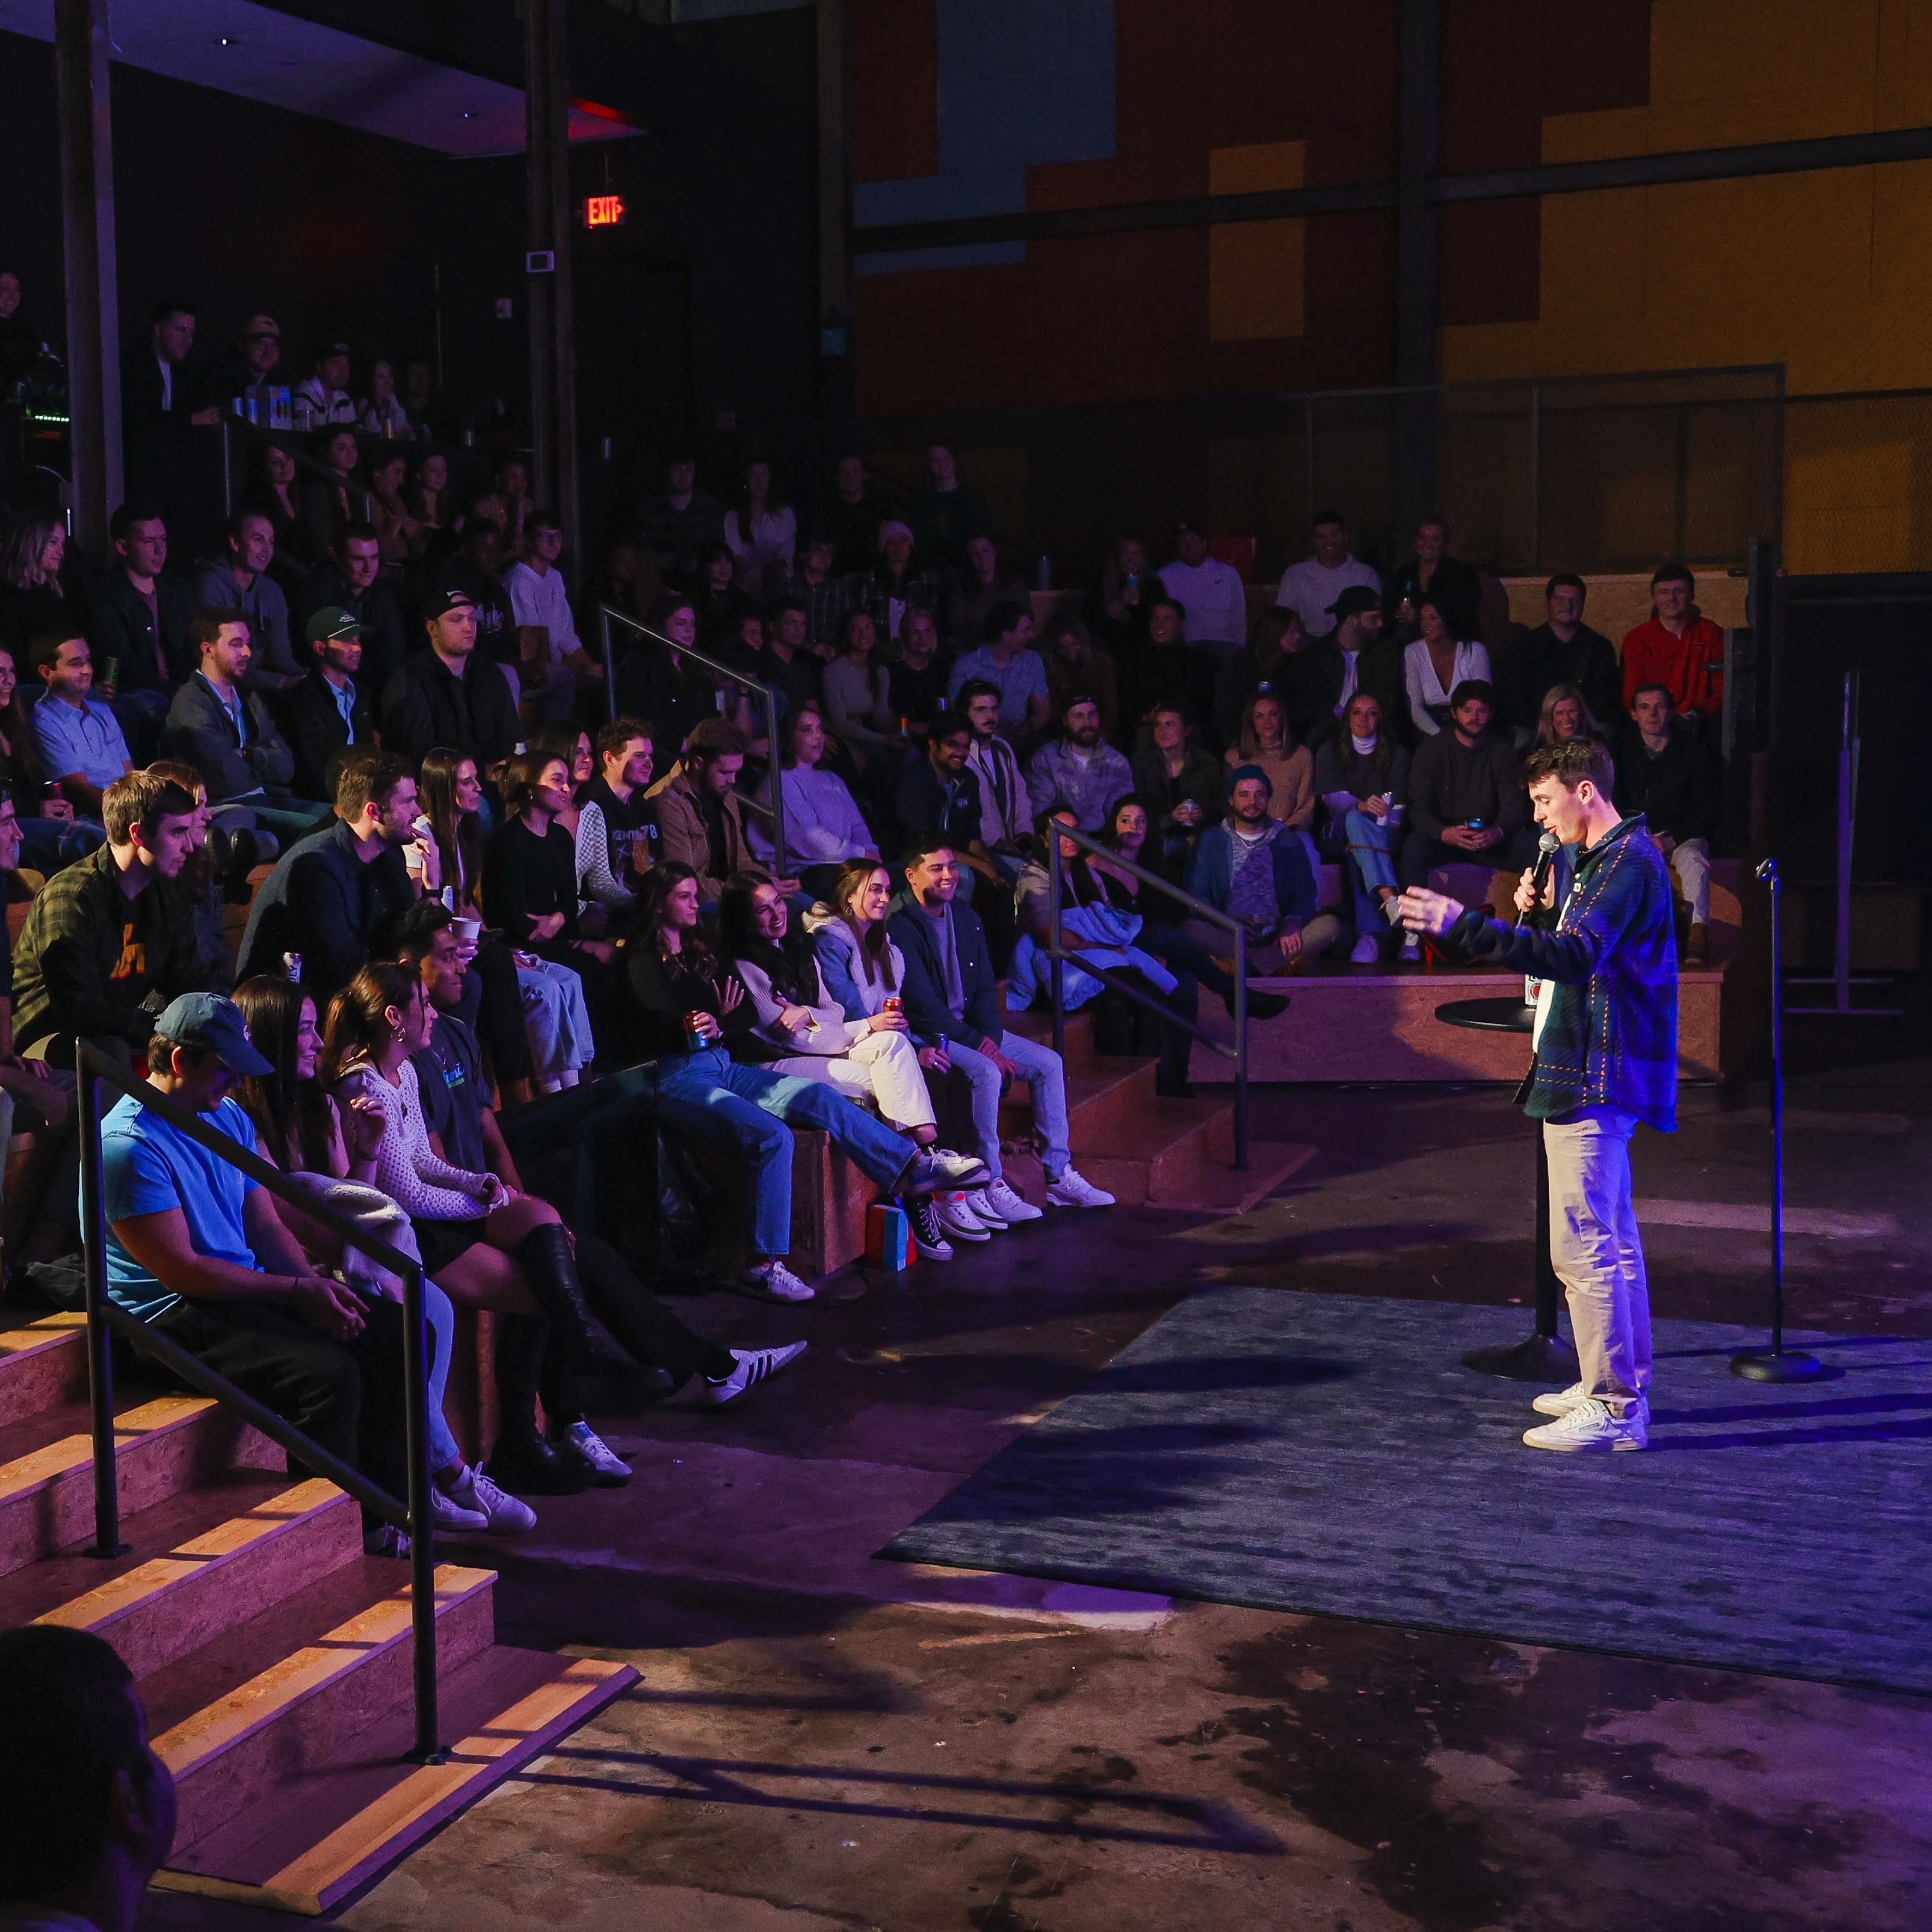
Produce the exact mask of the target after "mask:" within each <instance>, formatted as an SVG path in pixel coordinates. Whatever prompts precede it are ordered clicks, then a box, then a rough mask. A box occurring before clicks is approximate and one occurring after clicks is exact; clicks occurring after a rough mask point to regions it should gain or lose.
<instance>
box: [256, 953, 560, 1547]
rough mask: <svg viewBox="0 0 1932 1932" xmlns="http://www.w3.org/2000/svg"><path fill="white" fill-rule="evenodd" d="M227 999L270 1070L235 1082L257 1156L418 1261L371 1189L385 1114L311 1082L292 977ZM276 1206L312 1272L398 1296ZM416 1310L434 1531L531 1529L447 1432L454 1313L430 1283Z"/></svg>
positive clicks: (381, 1278)
mask: <svg viewBox="0 0 1932 1932" xmlns="http://www.w3.org/2000/svg"><path fill="white" fill-rule="evenodd" d="M235 1004H236V1008H237V1009H238V1010H239V1012H240V1013H241V1015H242V1019H243V1020H244V1021H245V1022H246V1023H247V1025H248V1039H249V1043H250V1044H251V1046H253V1047H254V1049H255V1050H256V1052H257V1053H258V1054H260V1055H261V1057H262V1058H263V1060H264V1061H266V1062H267V1064H268V1070H267V1072H266V1073H257V1074H251V1075H250V1076H247V1077H246V1078H245V1079H243V1080H242V1082H241V1084H240V1086H239V1088H238V1090H237V1092H236V1098H237V1099H238V1100H239V1101H240V1103H241V1104H242V1107H243V1108H244V1109H245V1111H246V1112H247V1113H248V1118H249V1120H250V1121H251V1123H252V1124H253V1125H254V1130H255V1136H256V1151H257V1153H258V1154H260V1155H261V1157H262V1158H263V1160H266V1161H270V1162H272V1163H274V1165H275V1166H277V1167H278V1168H280V1169H281V1171H282V1172H284V1174H285V1175H287V1176H288V1177H289V1178H290V1180H291V1181H294V1182H295V1183H296V1184H297V1185H298V1186H299V1187H302V1188H304V1189H305V1190H307V1191H308V1192H309V1193H311V1194H313V1195H314V1196H315V1198H316V1199H317V1200H318V1201H319V1202H321V1203H322V1204H323V1205H324V1206H326V1207H329V1208H333V1209H334V1210H335V1212H336V1213H338V1214H342V1215H345V1216H347V1217H348V1218H349V1219H350V1220H352V1221H353V1222H354V1223H356V1225H357V1226H358V1228H359V1229H361V1230H362V1232H365V1233H366V1234H368V1235H371V1236H373V1237H374V1238H376V1239H377V1240H379V1241H384V1242H386V1243H387V1244H389V1246H390V1247H393V1248H395V1249H396V1250H398V1251H399V1252H400V1253H404V1254H406V1255H409V1256H413V1258H415V1259H417V1260H421V1259H422V1253H421V1250H419V1247H417V1244H416V1233H415V1230H414V1229H413V1228H412V1227H411V1226H410V1220H409V1217H408V1216H407V1214H404V1211H402V1209H401V1208H399V1207H398V1206H397V1205H396V1203H395V1202H394V1201H393V1200H392V1199H390V1197H389V1196H388V1195H386V1194H385V1193H383V1191H382V1190H381V1189H380V1187H378V1186H377V1177H376V1151H377V1145H378V1144H379V1143H380V1141H381V1139H382V1136H383V1127H384V1124H385V1122H384V1117H383V1114H382V1112H380V1109H379V1108H378V1107H377V1105H376V1104H375V1103H373V1102H372V1101H371V1100H368V1099H367V1098H366V1097H365V1098H356V1099H351V1100H347V1101H345V1102H342V1103H338V1101H337V1100H336V1099H335V1097H334V1096H333V1095H332V1094H330V1093H329V1091H328V1090H327V1089H326V1088H325V1087H324V1086H323V1083H322V1082H321V1081H320V1079H318V1078H317V1061H319V1060H320V1058H321V1053H322V1029H321V1025H320V1020H319V1019H318V1016H317V1012H316V1005H315V1002H314V1000H313V999H311V998H310V997H309V995H308V994H307V993H305V992H303V991H302V989H301V987H299V986H297V985H296V983H294V982H293V980H287V979H277V978H272V977H269V976H268V975H267V974H261V975H258V976H257V977H256V978H254V979H252V980H243V981H242V984H241V985H240V986H238V987H237V988H236V989H235ZM275 1205H276V1212H277V1214H278V1215H279V1216H280V1217H281V1220H282V1222H283V1224H284V1226H286V1227H287V1229H288V1231H289V1232H290V1234H291V1235H293V1236H294V1238H296V1241H298V1242H299V1243H300V1244H301V1245H302V1251H303V1253H305V1255H306V1256H308V1259H309V1260H310V1261H311V1262H312V1263H313V1264H314V1266H315V1267H316V1268H317V1269H319V1270H320V1271H323V1272H325V1273H327V1274H332V1275H334V1276H335V1277H336V1278H337V1279H338V1280H340V1281H341V1283H343V1285H344V1286H345V1287H346V1288H348V1289H351V1290H352V1291H353V1292H355V1293H356V1295H357V1296H358V1298H359V1299H360V1300H361V1301H365V1302H366V1301H370V1300H371V1299H374V1298H377V1297H385V1298H387V1299H388V1300H389V1301H401V1299H402V1292H403V1289H402V1283H401V1281H400V1280H398V1278H397V1277H395V1275H393V1274H391V1273H390V1272H389V1271H388V1270H387V1269H386V1268H382V1267H381V1266H380V1265H379V1264H377V1262H374V1261H372V1260H371V1259H369V1258H368V1256H365V1255H364V1254H362V1253H360V1252H359V1250H356V1248H354V1247H350V1246H349V1245H348V1244H345V1243H344V1241H341V1239H340V1238H338V1236H337V1235H335V1234H334V1233H332V1232H331V1231H330V1230H329V1229H327V1228H326V1227H324V1226H323V1224H322V1223H320V1221H318V1220H314V1218H313V1217H309V1216H307V1215H305V1214H303V1213H302V1211H301V1210H300V1209H299V1208H291V1207H290V1206H289V1205H287V1203H286V1202H277V1203H276V1204H275ZM423 1312H424V1317H425V1322H426V1324H427V1325H428V1329H429V1334H430V1364H429V1403H428V1426H429V1442H430V1476H431V1481H432V1483H433V1484H434V1490H435V1493H434V1495H433V1496H431V1499H430V1502H431V1508H432V1509H433V1510H434V1512H435V1514H436V1520H437V1528H438V1529H443V1530H487V1531H490V1532H493V1533H494V1534H496V1535H511V1534H512V1533H514V1532H517V1531H519V1530H525V1529H531V1528H533V1527H534V1526H535V1523H536V1518H535V1516H534V1515H532V1514H531V1512H530V1511H529V1510H528V1509H527V1508H526V1507H525V1506H524V1505H523V1504H522V1503H520V1502H517V1500H516V1499H515V1498H514V1496H506V1495H505V1493H503V1492H502V1490H499V1489H498V1488H497V1487H496V1484H493V1482H491V1481H490V1479H489V1478H488V1477H487V1476H485V1475H484V1474H483V1473H482V1472H481V1471H480V1470H477V1469H471V1468H470V1467H469V1466H468V1465H467V1464H466V1463H465V1462H464V1461H463V1452H462V1451H461V1450H460V1448H458V1446H457V1442H456V1439H455V1436H452V1434H451V1433H450V1429H449V1423H448V1421H446V1419H445V1417H444V1415H443V1391H444V1388H445V1386H446V1384H447V1383H448V1382H449V1364H450V1355H451V1350H452V1346H453V1344H454V1343H455V1334H456V1311H455V1308H454V1307H453V1306H452V1304H451V1301H450V1299H449V1296H448V1295H446V1294H445V1293H444V1292H443V1289H441V1288H440V1287H439V1286H437V1284H436V1283H434V1281H431V1280H428V1279H425V1281H424V1283H423Z"/></svg>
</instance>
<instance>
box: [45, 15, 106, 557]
mask: <svg viewBox="0 0 1932 1932" xmlns="http://www.w3.org/2000/svg"><path fill="white" fill-rule="evenodd" d="M107 48H108V39H107V0H54V92H55V98H56V107H57V110H58V124H59V139H60V163H61V239H62V247H63V249H64V251H65V257H66V265H67V368H68V392H69V404H68V407H69V411H70V416H71V421H70V423H69V427H68V449H69V453H70V457H71V463H72V470H73V478H74V481H73V496H72V502H73V508H74V534H75V535H77V537H79V538H80V541H81V542H82V543H83V544H84V545H85V546H86V547H87V548H88V549H89V550H92V552H93V553H95V555H96V556H105V555H106V554H107V519H108V517H110V515H111V514H113V511H114V508H115V505H117V504H118V502H120V500H121V336H120V327H119V315H118V311H119V306H120V303H119V293H118V288H117V287H116V284H115V273H114V133H113V117H112V113H111V110H110V106H109V100H108V80H107Z"/></svg>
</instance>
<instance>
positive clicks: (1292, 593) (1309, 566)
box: [1274, 510, 1382, 643]
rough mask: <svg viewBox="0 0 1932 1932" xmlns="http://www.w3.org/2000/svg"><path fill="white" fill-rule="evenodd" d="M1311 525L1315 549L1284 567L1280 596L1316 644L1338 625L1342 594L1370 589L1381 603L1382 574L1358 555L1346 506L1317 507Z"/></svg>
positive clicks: (1277, 598) (1278, 599)
mask: <svg viewBox="0 0 1932 1932" xmlns="http://www.w3.org/2000/svg"><path fill="white" fill-rule="evenodd" d="M1309 528H1310V538H1311V541H1310V547H1309V554H1308V555H1307V556H1305V557H1304V558H1303V559H1302V560H1301V562H1299V563H1292V564H1290V565H1289V567H1288V568H1287V569H1286V570H1285V571H1283V573H1282V578H1281V582H1280V585H1279V586H1278V587H1277V589H1276V591H1275V597H1274V601H1275V602H1276V604H1277V605H1278V606H1280V607H1285V608H1286V609H1287V610H1290V611H1292V613H1294V614H1295V616H1298V617H1299V618H1300V619H1301V628H1302V631H1303V633H1304V635H1305V636H1306V637H1307V639H1308V641H1309V642H1310V643H1319V642H1320V641H1321V640H1322V639H1323V638H1324V637H1327V636H1328V635H1329V634H1330V633H1331V632H1332V631H1334V628H1335V616H1334V610H1335V603H1336V600H1337V598H1339V597H1340V596H1341V595H1343V592H1345V591H1348V590H1352V589H1355V590H1367V592H1368V593H1369V594H1370V597H1371V598H1373V599H1374V600H1375V601H1376V603H1377V604H1380V602H1381V601H1382V579H1381V578H1380V577H1378V576H1377V575H1376V573H1375V571H1373V570H1372V569H1371V568H1370V567H1369V565H1367V564H1366V563H1363V562H1359V561H1358V559H1357V558H1356V556H1355V553H1354V552H1353V550H1352V549H1351V548H1350V546H1349V526H1348V523H1347V520H1346V518H1344V517H1343V514H1342V513H1341V511H1340V510H1317V511H1316V513H1315V514H1314V516H1313V517H1312V518H1311V519H1310V525H1309Z"/></svg>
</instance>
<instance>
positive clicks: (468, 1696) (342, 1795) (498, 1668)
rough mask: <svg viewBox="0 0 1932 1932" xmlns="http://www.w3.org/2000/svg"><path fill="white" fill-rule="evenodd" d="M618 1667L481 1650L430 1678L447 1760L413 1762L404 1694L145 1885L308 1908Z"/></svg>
mask: <svg viewBox="0 0 1932 1932" xmlns="http://www.w3.org/2000/svg"><path fill="white" fill-rule="evenodd" d="M636 1681H637V1673H636V1671H634V1670H632V1669H631V1667H630V1666H629V1665H628V1664H613V1663H607V1662H605V1661H602V1660H601V1659H598V1658H567V1657H556V1656H552V1655H548V1654H547V1653H545V1652H538V1651H528V1650H519V1649H513V1648H511V1647H509V1646H505V1645H501V1644H493V1645H491V1646H490V1647H489V1648H488V1649H486V1650H484V1651H483V1652H481V1653H479V1654H478V1655H476V1656H475V1657H474V1658H471V1659H470V1660H469V1661H468V1662H467V1663H466V1664H463V1665H462V1666H461V1667H460V1668H458V1670H455V1671H453V1672H452V1673H449V1675H448V1676H446V1677H445V1678H444V1679H443V1682H442V1685H441V1706H442V1712H443V1720H444V1733H445V1736H446V1737H448V1738H449V1739H451V1740H452V1745H451V1748H450V1750H449V1754H448V1761H447V1762H446V1763H443V1764H440V1765H425V1766H418V1765H414V1764H411V1763H408V1762H407V1760H406V1759H405V1757H404V1754H405V1753H406V1752H407V1750H408V1749H409V1748H410V1744H411V1742H412V1740H413V1728H412V1713H411V1711H410V1706H409V1705H408V1702H407V1700H404V1701H403V1703H401V1705H400V1706H398V1707H397V1708H395V1709H392V1710H391V1711H389V1712H386V1713H384V1714H383V1715H382V1716H380V1718H377V1720H376V1721H375V1722H374V1723H373V1724H371V1726H370V1727H368V1729H366V1730H364V1731H362V1733H359V1734H358V1735H357V1736H356V1737H355V1738H353V1739H349V1740H347V1741H346V1742H344V1745H343V1746H342V1748H341V1749H340V1750H339V1751H338V1753H337V1754H336V1755H335V1757H334V1758H333V1759H332V1760H331V1761H330V1762H329V1763H328V1764H327V1765H326V1766H319V1767H317V1768H314V1769H311V1770H308V1771H305V1772H297V1773H296V1774H294V1775H290V1776H288V1777H287V1778H283V1779H282V1780H281V1781H278V1783H276V1784H275V1785H274V1786H273V1787H271V1788H270V1789H269V1790H266V1792H264V1793H261V1794H260V1795H259V1796H257V1798H256V1799H255V1802H253V1803H252V1804H251V1805H248V1807H247V1808H245V1809H244V1810H242V1811H239V1813H238V1814H236V1815H235V1816H234V1817H232V1818H230V1819H228V1820H225V1821H223V1823H221V1824H220V1825H219V1826H217V1827H216V1828H215V1829H213V1830H211V1831H210V1832H206V1833H205V1834H204V1835H202V1837H201V1838H199V1839H198V1840H197V1841H196V1842H195V1843H193V1844H192V1845H189V1846H184V1847H183V1846H177V1848H176V1849H175V1852H173V1853H172V1855H171V1858H170V1862H169V1867H168V1868H167V1869H166V1870H163V1871H161V1872H159V1873H157V1874H156V1875H155V1877H154V1881H153V1882H154V1887H155V1888H156V1889H157V1890H160V1891H182V1892H190V1893H195V1894H200V1895H202V1896H203V1897H211V1898H220V1899H228V1900H236V1901H237V1902H239V1903H246V1904H251V1905H256V1906H266V1907H269V1909H274V1910H279V1911H284V1912H298V1913H302V1914H305V1915H311V1916H313V1915H317V1914H318V1913H320V1912H326V1911H328V1910H329V1909H331V1908H332V1907H333V1906H335V1905H337V1904H339V1903H341V1901H342V1900H344V1899H345V1898H347V1897H349V1896H350V1894H352V1893H353V1892H355V1891H358V1890H359V1889H360V1888H362V1887H363V1886H364V1885H367V1884H368V1883H369V1882H371V1880H372V1879H375V1878H377V1877H379V1876H380V1875H381V1874H382V1873H383V1872H384V1871H386V1870H388V1869H389V1867H391V1866H392V1865H393V1864H395V1862H396V1861H397V1860H398V1859H399V1858H401V1857H402V1856H403V1855H404V1854H405V1853H406V1852H407V1851H409V1850H410V1848H411V1847H412V1846H414V1845H416V1844H417V1843H420V1842H421V1841H422V1839H423V1838H425V1837H426V1836H427V1835H428V1834H429V1833H431V1832H434V1831H435V1830H436V1829H437V1828H438V1827H439V1826H441V1825H442V1824H443V1823H445V1822H446V1820H449V1818H451V1817H454V1816H455V1814H457V1813H458V1811H462V1810H463V1809H464V1808H466V1807H467V1806H469V1805H472V1804H474V1803H475V1802H476V1800H477V1799H479V1798H481V1796H483V1795H484V1793H485V1792H487V1791H488V1790H490V1788H491V1787H493V1786H495V1785H496V1784H500V1783H502V1781H503V1780H505V1778H511V1777H514V1775H516V1773H517V1772H518V1771H520V1769H523V1766H526V1764H528V1763H529V1761H530V1760H532V1758H534V1757H538V1755H540V1754H541V1753H543V1752H544V1751H548V1750H550V1749H551V1748H553V1747H554V1746H555V1745H556V1742H558V1740H559V1739H561V1738H562V1736H564V1735H565V1733H567V1732H568V1731H571V1730H574V1729H575V1728H576V1727H577V1726H578V1725H579V1724H583V1722H584V1721H586V1719H587V1718H590V1717H592V1716H593V1715H595V1713H596V1712H598V1710H600V1709H602V1708H603V1706H604V1705H606V1704H607V1703H609V1702H610V1700H612V1699H613V1697H617V1696H619V1694H622V1692H623V1691H625V1689H626V1688H628V1687H629V1686H630V1685H631V1684H633V1683H634V1682H636Z"/></svg>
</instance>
